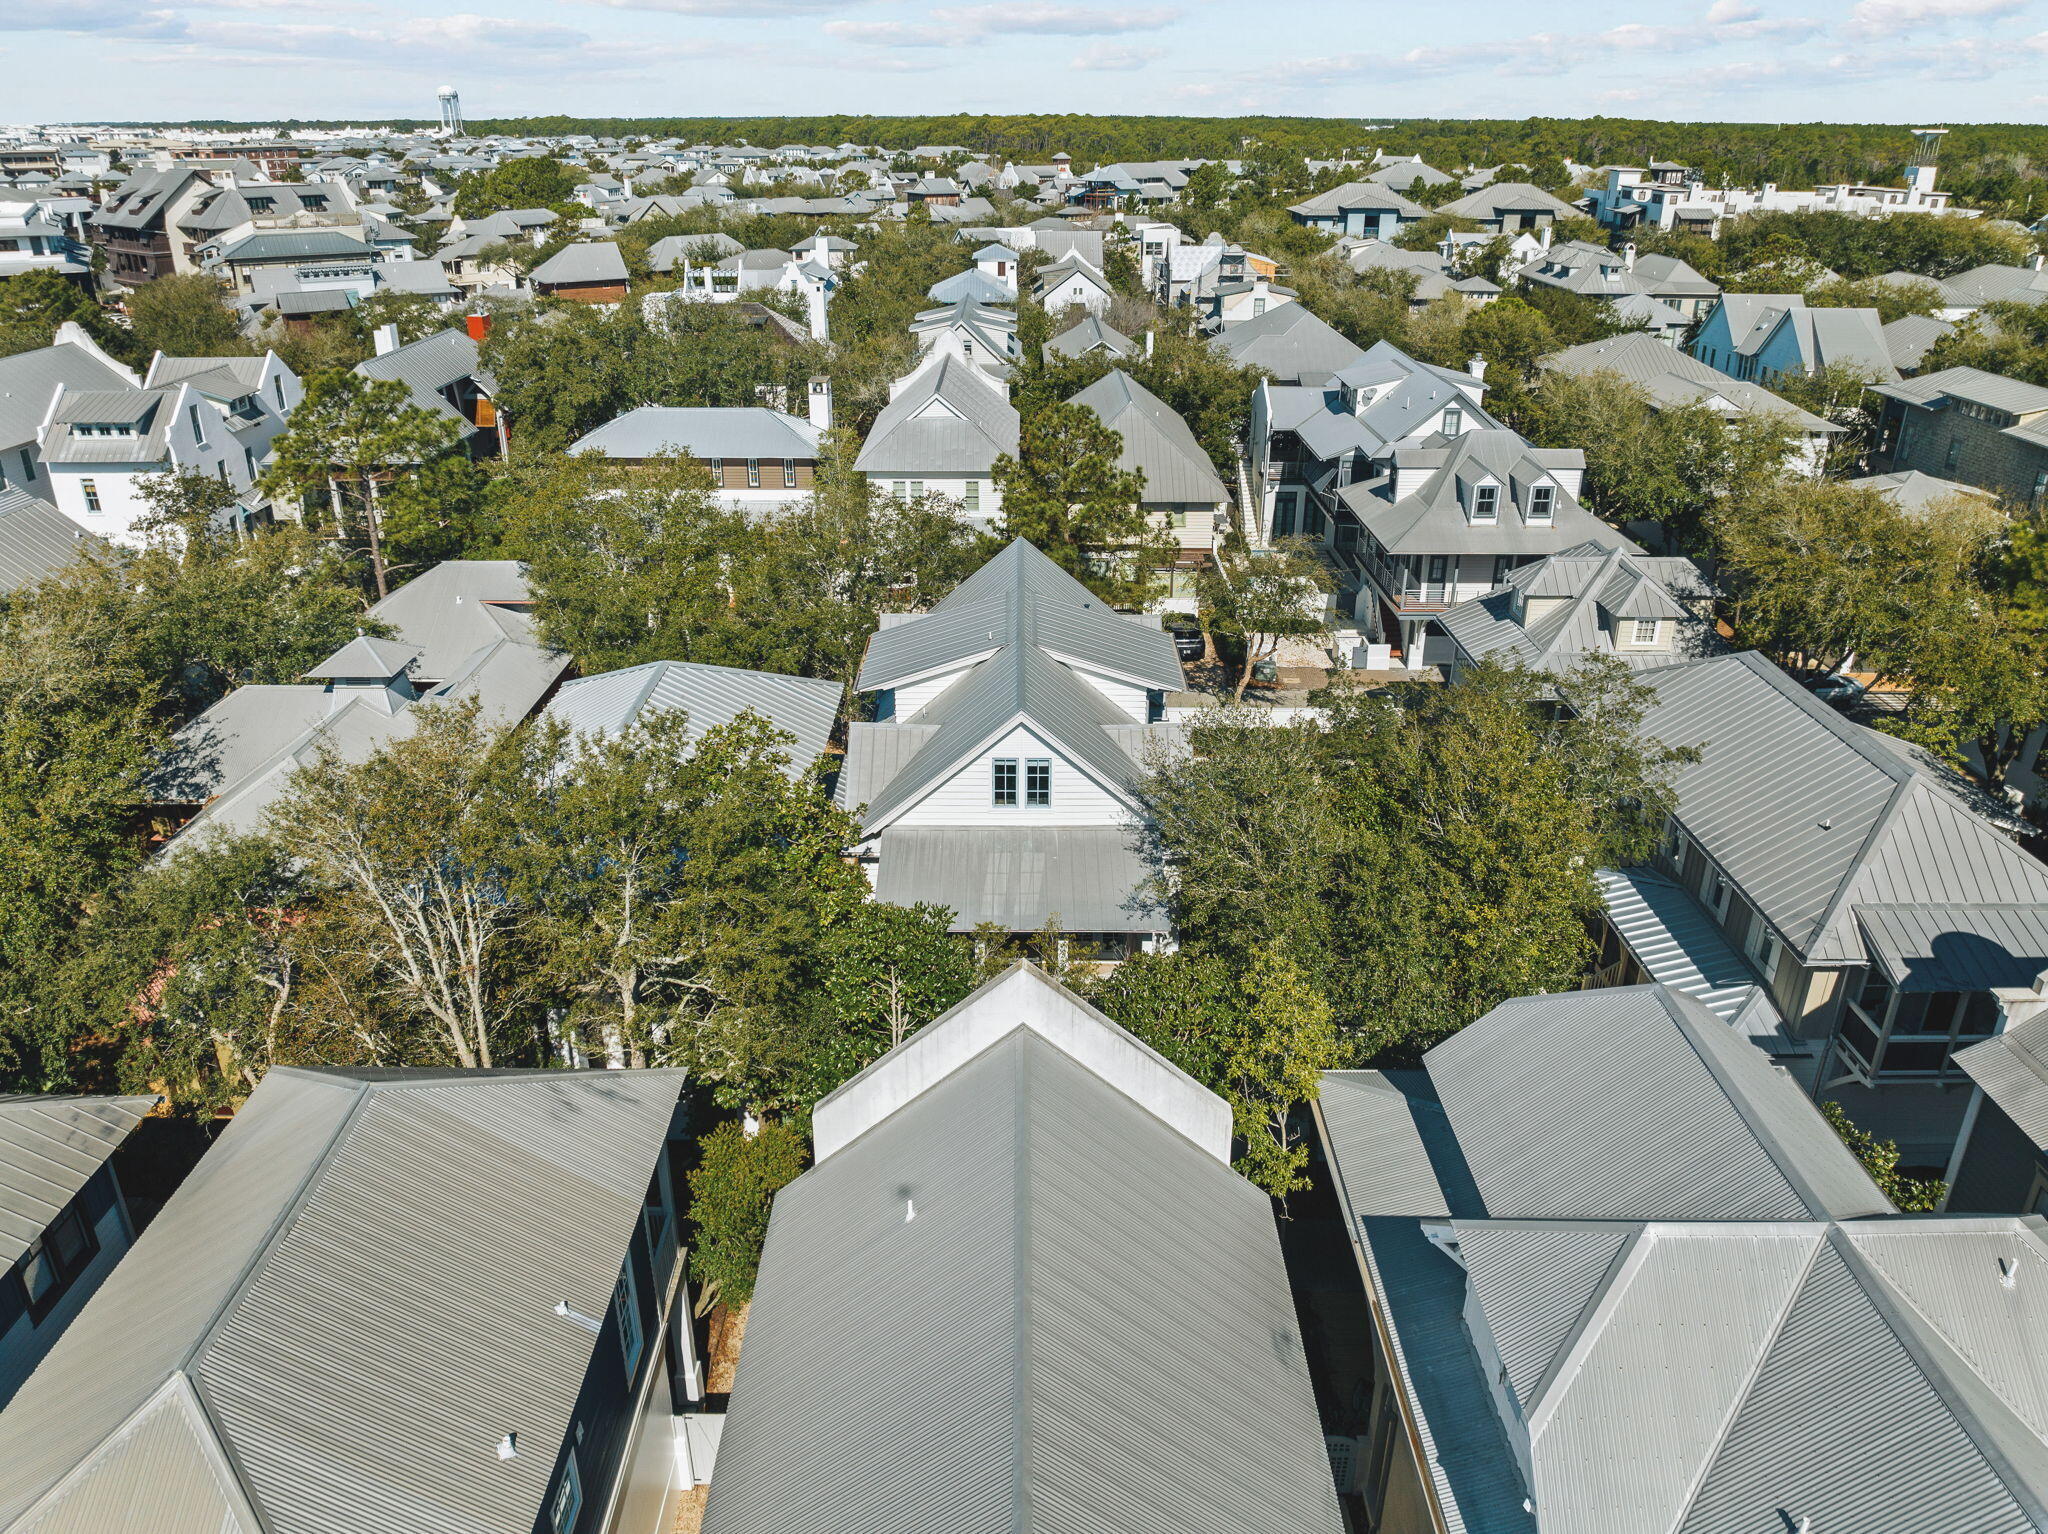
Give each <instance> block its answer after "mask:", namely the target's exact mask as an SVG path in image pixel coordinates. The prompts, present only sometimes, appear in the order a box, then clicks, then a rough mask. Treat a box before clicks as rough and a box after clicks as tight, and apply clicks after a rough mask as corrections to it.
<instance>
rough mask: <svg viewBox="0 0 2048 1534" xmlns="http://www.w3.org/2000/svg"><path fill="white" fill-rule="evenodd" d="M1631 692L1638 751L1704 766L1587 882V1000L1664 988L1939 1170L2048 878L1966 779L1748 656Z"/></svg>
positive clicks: (2032, 950) (2047, 928)
mask: <svg viewBox="0 0 2048 1534" xmlns="http://www.w3.org/2000/svg"><path fill="white" fill-rule="evenodd" d="M1638 676H1639V679H1640V680H1641V681H1642V682H1644V683H1645V684H1646V685H1647V686H1649V687H1650V688H1652V689H1653V690H1654V691H1655V693H1656V702H1655V703H1654V705H1653V706H1652V707H1651V708H1650V710H1649V712H1648V713H1647V714H1646V715H1645V717H1644V719H1643V722H1642V725H1641V730H1642V733H1643V734H1644V736H1645V737H1646V738H1650V739H1655V740H1659V741H1662V742H1664V743H1665V744H1667V745H1672V746H1689V747H1697V748H1698V749H1699V751H1700V760H1699V761H1698V762H1696V763H1693V764H1691V765H1689V766H1685V767H1682V768H1680V769H1679V773H1678V777H1677V780H1676V786H1677V792H1678V805H1677V809H1676V811H1675V812H1674V814H1673V815H1672V817H1671V821H1670V824H1669V825H1668V826H1667V828H1666V832H1665V836H1664V840H1663V844H1662V846H1661V848H1660V849H1659V850H1658V852H1657V854H1656V855H1655V856H1654V857H1653V858H1652V859H1651V861H1650V862H1649V863H1647V864H1644V865H1642V866H1639V867H1635V868H1624V869H1607V870H1602V871H1601V873H1600V875H1599V877H1600V879H1601V881H1602V883H1603V885H1604V887H1605V893H1606V902H1607V918H1606V920H1607V925H1606V928H1605V930H1604V932H1603V934H1602V938H1603V946H1602V951H1601V955H1600V967H1599V968H1598V970H1597V971H1596V973H1595V976H1594V980H1593V983H1596V984H1597V983H1607V984H1632V983H1634V982H1636V981H1639V980H1645V979H1648V980H1657V981H1662V982H1666V983H1668V984H1671V985H1673V986H1676V987H1677V988H1678V989H1680V990H1682V991H1685V992H1686V993H1688V994H1689V995H1691V996H1693V997H1695V998H1696V999H1697V1000H1699V1001H1700V1002H1701V1003H1703V1004H1704V1005H1705V1006H1706V1007H1707V1008H1708V1009H1709V1010H1710V1011H1712V1012H1714V1013H1715V1014H1716V1015H1717V1016H1720V1017H1722V1018H1724V1019H1726V1020H1727V1022H1728V1023H1729V1024H1730V1025H1731V1026H1733V1027H1734V1028H1736V1029H1737V1030H1738V1031H1739V1032H1741V1033H1744V1034H1746V1035H1748V1036H1749V1037H1751V1038H1754V1039H1756V1040H1757V1041H1758V1042H1759V1043H1760V1044H1761V1045H1762V1047H1763V1048H1764V1049H1766V1050H1767V1051H1769V1052H1770V1053H1772V1054H1773V1055H1774V1056H1776V1057H1778V1058H1779V1059H1781V1060H1783V1062H1784V1063H1785V1065H1786V1066H1787V1068H1788V1069H1790V1070H1791V1071H1792V1072H1793V1074H1794V1075H1795V1076H1796V1077H1797V1078H1798V1079H1799V1081H1800V1083H1801V1084H1802V1085H1803V1086H1805V1087H1806V1088H1807V1089H1808V1090H1809V1091H1810V1092H1812V1093H1813V1094H1814V1095H1815V1096H1816V1097H1818V1098H1820V1099H1823V1100H1833V1101H1836V1102H1839V1103H1840V1104H1841V1105H1842V1107H1843V1108H1844V1109H1845V1110H1846V1111H1847V1112H1848V1114H1849V1116H1850V1118H1852V1119H1853V1120H1855V1122H1856V1123H1857V1124H1858V1125H1860V1126H1862V1127H1863V1128H1865V1129H1867V1130H1870V1131H1871V1132H1872V1133H1874V1134H1877V1135H1879V1136H1880V1137H1882V1138H1885V1139H1889V1140H1896V1141H1897V1142H1898V1143H1899V1147H1900V1151H1901V1153H1902V1155H1903V1156H1904V1159H1905V1161H1906V1163H1907V1164H1908V1165H1911V1166H1920V1167H1927V1168H1933V1169H1936V1170H1939V1169H1940V1168H1941V1167H1943V1166H1945V1165H1947V1163H1948V1161H1949V1159H1950V1154H1951V1151H1952V1150H1953V1148H1954V1145H1955V1142H1956V1139H1957V1135H1958V1132H1959V1130H1960V1128H1961V1119H1962V1117H1963V1114H1964V1112H1965V1109H1966V1107H1967V1105H1968V1101H1969V1093H1968V1092H1967V1091H1966V1090H1962V1089H1963V1088H1965V1087H1966V1086H1967V1084H1968V1077H1967V1076H1966V1074H1965V1072H1964V1070H1963V1068H1962V1066H1961V1065H1960V1064H1959V1063H1958V1061H1957V1059H1956V1056H1957V1054H1958V1053H1959V1052H1960V1051H1962V1050H1963V1049H1965V1048H1967V1047H1968V1046H1969V1045H1971V1044H1973V1043H1975V1042H1976V1041H1978V1040H1980V1039H1984V1038H1988V1037H1989V1036H1990V1035H1991V1034H1993V1033H1994V1032H1996V1031H1997V1030H1998V1028H1999V1026H2000V1020H2001V1002H2000V997H1999V995H1998V994H1997V988H1998V987H1999V986H2002V985H2006V984H2009V983H2010V979H2009V977H2010V976H2012V975H2014V974H2024V975H2025V976H2026V977H2027V978H2028V980H2029V981H2031V978H2032V976H2034V975H2037V974H2039V973H2040V972H2041V971H2042V970H2044V969H2048V867H2044V866H2043V865H2042V863H2041V862H2040V861H2039V860H2038V859H2036V858H2034V857H2032V856H2030V855H2029V854H2028V853H2026V852H2024V851H2023V850H2021V848H2020V847H2019V846H2017V845H2016V844H2015V843H2014V842H2013V841H2012V840H2011V839H2010V837H2009V836H2008V835H2007V834H2005V826H2004V824H2002V823H2001V821H2000V820H1999V819H1997V818H1995V817H1998V816H1999V813H2000V812H1999V809H1998V807H1997V806H1996V805H1993V804H1989V803H1987V802H1985V800H1984V797H1983V796H1982V795H1981V794H1980V792H1979V791H1978V790H1976V789H1975V788H1974V786H1973V785H1971V784H1970V783H1968V782H1967V781H1966V780H1965V779H1963V778H1962V777H1961V776H1960V775H1958V774H1957V773H1955V772H1953V771H1951V770H1950V769H1948V768H1946V767H1944V766H1942V765H1941V764H1940V763H1939V762H1937V761H1935V760H1934V758H1932V757H1931V756H1928V755H1927V754H1926V753H1925V752H1922V751H1920V750H1918V749H1917V748H1915V747H1912V746H1909V745H1908V744H1906V743H1905V742H1904V741H1901V740H1897V739H1895V738H1894V737H1892V736H1889V735H1882V734H1879V733H1878V732H1877V731H1874V730H1870V729H1866V728H1864V727H1863V726H1861V725H1858V724H1853V723H1851V722H1850V721H1848V720H1847V719H1845V718H1843V717H1842V716H1841V715H1840V714H1838V713H1836V712H1835V711H1834V710H1833V709H1832V708H1829V707H1828V706H1827V705H1826V704H1824V703H1822V702H1820V701H1819V700H1817V699H1816V698H1814V697H1813V696H1812V695H1811V694H1810V693H1808V692H1806V691H1805V690H1804V689H1803V688H1801V687H1799V686H1798V685H1797V684H1796V683H1795V682H1794V681H1793V680H1792V679H1791V678H1790V677H1788V676H1786V675H1785V673H1784V672H1782V671H1780V670H1779V669H1778V668H1777V667H1776V666H1774V665H1772V664H1771V663H1770V662H1769V661H1767V660H1765V659H1764V658H1763V657H1762V656H1760V655H1757V654H1755V653H1754V652H1746V653H1743V654H1737V655H1727V656H1720V657H1715V658H1710V659H1706V660H1698V661H1693V662H1690V663H1686V664H1679V665H1673V666H1670V667H1664V668H1655V669H1649V670H1644V671H1641V672H1639V673H1638ZM1959 956H1960V957H1961V958H1964V959H1967V962H1958V959H1959Z"/></svg>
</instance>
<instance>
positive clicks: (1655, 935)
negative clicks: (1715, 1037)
mask: <svg viewBox="0 0 2048 1534" xmlns="http://www.w3.org/2000/svg"><path fill="white" fill-rule="evenodd" d="M1593 877H1594V878H1595V879H1597V880H1598V881H1599V884H1600V893H1601V898H1602V899H1603V900H1605V901H1606V904H1607V919H1608V921H1610V922H1612V923H1613V924H1614V930H1615V931H1616V932H1618V933H1620V934H1621V939H1622V941H1623V942H1625V943H1627V944H1628V951H1629V952H1630V953H1632V954H1634V955H1635V956H1636V959H1637V961H1638V962H1639V963H1640V964H1641V965H1642V966H1643V968H1644V969H1645V970H1647V971H1649V975H1650V978H1651V979H1652V980H1654V981H1656V982H1657V983H1658V984H1659V985H1668V986H1670V987H1671V988H1672V989H1673V990H1675V991H1683V992H1684V993H1685V994H1686V995H1688V996H1690V997H1691V998H1692V999H1693V1000H1694V1001H1696V1002H1698V1003H1699V1004H1700V1005H1701V1006H1703V1007H1705V1008H1706V1009H1707V1010H1708V1011H1709V1012H1711V1013H1713V1014H1714V1016H1716V1017H1718V1018H1720V1019H1721V1021H1722V1022H1724V1023H1728V1024H1730V1025H1731V1026H1733V1025H1736V1024H1738V1023H1740V1024H1741V1025H1743V1026H1744V1027H1750V1026H1759V1025H1760V1026H1761V1027H1763V1028H1765V1029H1767V1030H1769V1032H1770V1033H1771V1034H1772V1035H1774V1036H1781V1028H1780V1024H1781V1023H1782V1021H1783V1019H1782V1018H1781V1017H1780V1016H1779V1014H1778V1009H1777V1005H1776V1003H1775V1002H1773V1001H1772V1000H1771V997H1770V993H1769V992H1768V991H1766V990H1765V989H1764V987H1763V984H1762V980H1761V977H1760V976H1759V975H1758V974H1757V972H1756V971H1755V970H1754V969H1753V968H1751V967H1750V964H1749V962H1748V961H1747V960H1746V959H1744V958H1743V957H1742V956H1741V955H1740V954H1738V953H1737V952H1736V951H1735V946H1734V945H1733V944H1732V943H1730V942H1729V941H1728V935H1727V933H1726V932H1724V931H1723V930H1722V927H1721V924H1720V923H1719V922H1718V921H1716V920H1715V919H1714V918H1713V917H1712V916H1710V915H1708V914H1707V911H1706V909H1705V908H1704V907H1703V906H1701V904H1700V903H1699V902H1698V901H1697V900H1695V899H1693V898H1692V896H1691V895H1689V894H1687V893H1686V892H1685V891H1684V890H1683V889H1681V888H1679V887H1678V886H1677V885H1676V884H1673V883H1672V882H1671V881H1670V880H1669V879H1666V878H1664V877H1663V876H1662V875H1660V874H1656V873H1653V872H1651V871H1650V870H1649V869H1647V868H1602V869H1597V870H1595V872H1594V875H1593ZM1752 1042H1759V1041H1758V1040H1756V1039H1755V1038H1754V1036H1753V1037H1752Z"/></svg>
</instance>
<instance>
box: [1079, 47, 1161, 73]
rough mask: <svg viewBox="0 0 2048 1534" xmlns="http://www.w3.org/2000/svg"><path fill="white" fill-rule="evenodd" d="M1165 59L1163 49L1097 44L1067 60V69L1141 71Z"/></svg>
mask: <svg viewBox="0 0 2048 1534" xmlns="http://www.w3.org/2000/svg"><path fill="white" fill-rule="evenodd" d="M1165 57H1166V50H1165V49H1164V48H1150V47H1132V46H1130V45H1128V44H1123V43H1097V44H1096V45H1095V46H1094V47H1092V48H1087V49H1084V50H1082V51H1081V52H1080V53H1077V54H1075V55H1074V57H1072V58H1071V59H1068V60H1067V67H1068V68H1069V69H1081V70H1090V71H1094V70H1102V71H1107V72H1117V71H1124V70H1132V69H1143V68H1144V67H1145V66H1146V65H1147V64H1151V63H1156V62H1157V61H1158V60H1160V59H1163V58H1165Z"/></svg>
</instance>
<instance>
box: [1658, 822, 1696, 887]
mask: <svg viewBox="0 0 2048 1534" xmlns="http://www.w3.org/2000/svg"><path fill="white" fill-rule="evenodd" d="M1689 845H1690V843H1688V842H1687V841H1686V839H1685V833H1684V832H1683V831H1681V830H1679V829H1678V822H1677V821H1675V820H1671V821H1666V822H1665V824H1664V856H1666V857H1667V858H1669V859H1670V860H1671V871H1672V872H1673V873H1675V874H1677V875H1678V876H1679V877H1680V878H1684V877H1685V853H1686V848H1687V847H1688V846H1689Z"/></svg>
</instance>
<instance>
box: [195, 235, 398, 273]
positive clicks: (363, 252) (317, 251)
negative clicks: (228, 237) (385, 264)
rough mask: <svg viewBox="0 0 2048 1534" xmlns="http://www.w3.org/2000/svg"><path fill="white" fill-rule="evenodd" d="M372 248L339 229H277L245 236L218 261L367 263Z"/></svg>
mask: <svg viewBox="0 0 2048 1534" xmlns="http://www.w3.org/2000/svg"><path fill="white" fill-rule="evenodd" d="M371 255H372V251H371V249H370V247H369V246H368V245H366V244H364V243H363V242H362V241H361V240H359V239H357V238H356V237H355V236H354V235H352V234H343V233H342V232H341V231H340V230H338V229H278V230H264V231H261V232H259V233H256V234H247V235H244V236H243V237H242V238H241V239H239V240H237V241H235V243H234V244H232V245H229V246H227V247H226V248H225V249H223V250H222V251H221V253H220V255H219V257H218V259H219V260H220V261H221V262H222V263H223V264H226V265H233V264H234V263H235V262H238V261H312V260H321V261H331V260H334V259H335V258H337V257H341V256H352V257H357V258H360V259H362V260H368V259H369V258H370V256H371Z"/></svg>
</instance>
